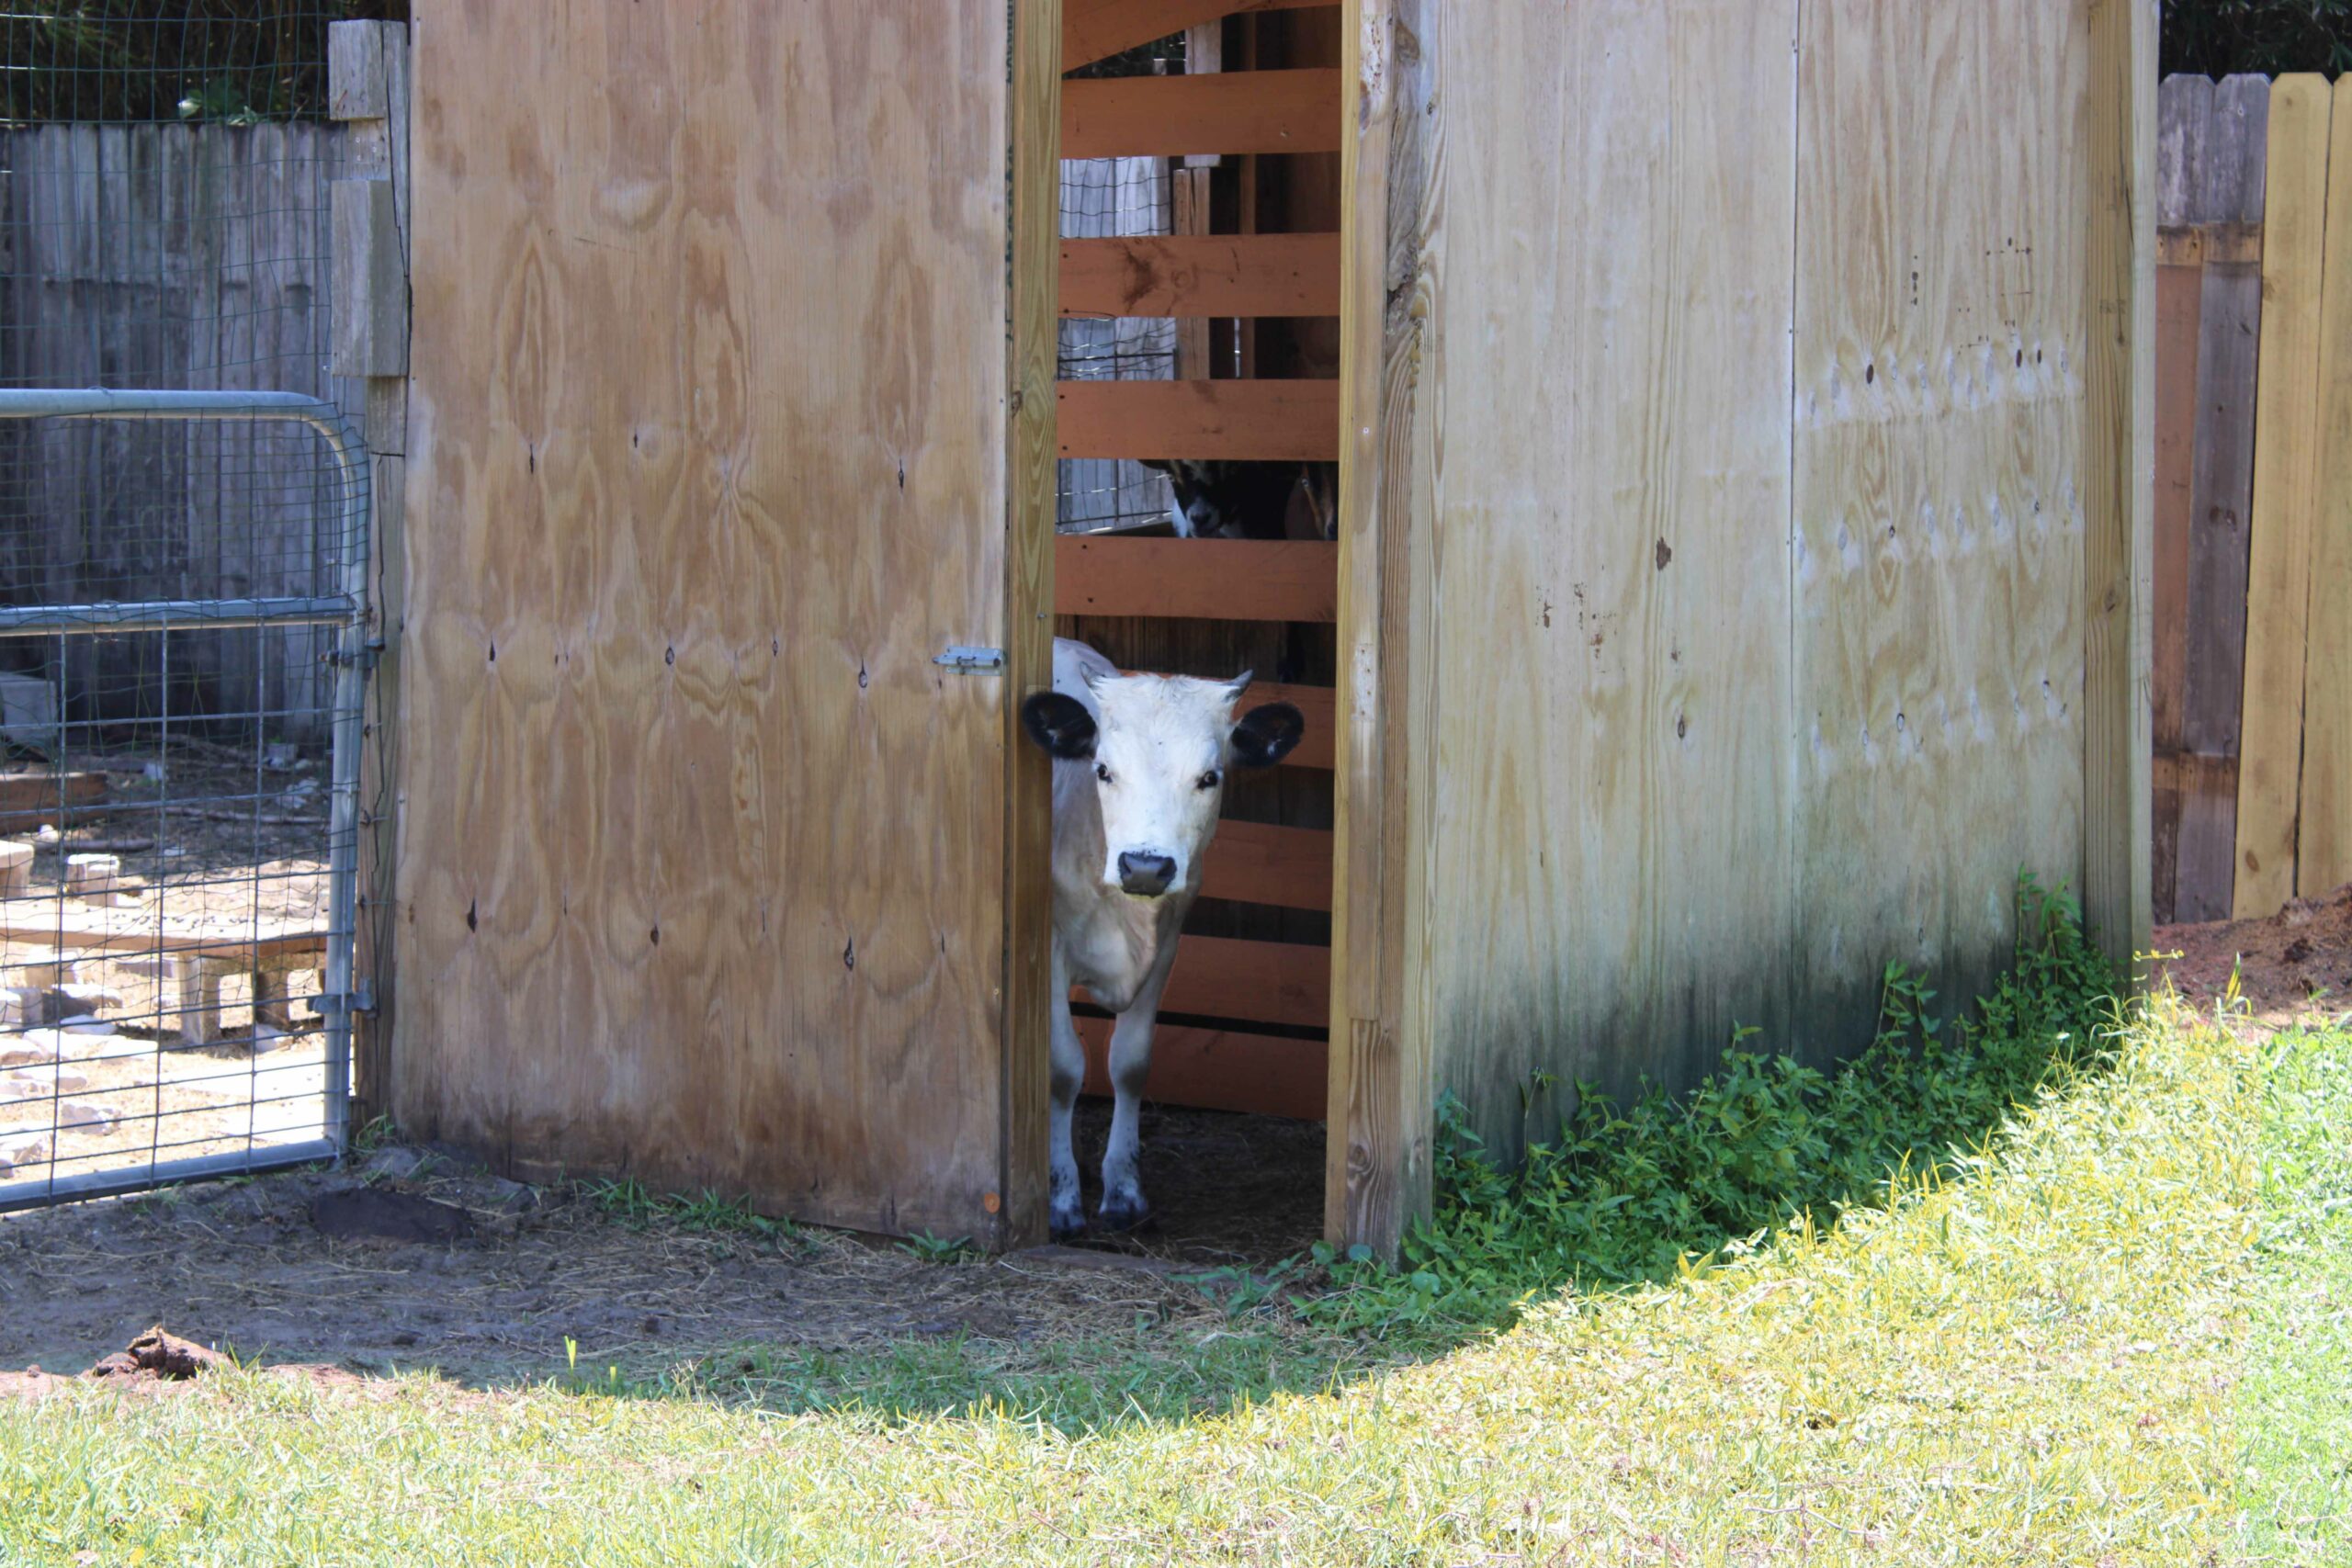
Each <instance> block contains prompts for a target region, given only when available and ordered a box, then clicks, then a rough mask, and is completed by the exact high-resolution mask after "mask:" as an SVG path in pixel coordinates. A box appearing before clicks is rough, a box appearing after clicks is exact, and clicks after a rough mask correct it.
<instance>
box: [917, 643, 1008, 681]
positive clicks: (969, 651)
mask: <svg viewBox="0 0 2352 1568" xmlns="http://www.w3.org/2000/svg"><path fill="white" fill-rule="evenodd" d="M932 662H933V664H944V665H945V666H946V667H947V668H948V669H950V670H953V671H956V672H958V673H959V674H965V675H998V674H1001V673H1003V671H1004V649H1001V648H960V647H951V648H949V649H947V651H946V652H944V653H942V654H939V655H937V656H936V657H934V658H933V660H932Z"/></svg>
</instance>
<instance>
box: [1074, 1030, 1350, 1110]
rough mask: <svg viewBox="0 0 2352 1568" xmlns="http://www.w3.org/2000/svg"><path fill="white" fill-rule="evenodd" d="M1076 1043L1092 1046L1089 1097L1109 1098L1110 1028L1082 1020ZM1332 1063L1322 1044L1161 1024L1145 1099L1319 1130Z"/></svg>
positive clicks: (1088, 1051) (1154, 1033) (1154, 1038)
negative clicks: (1283, 1119)
mask: <svg viewBox="0 0 2352 1568" xmlns="http://www.w3.org/2000/svg"><path fill="white" fill-rule="evenodd" d="M1078 1037H1079V1039H1080V1040H1081V1041H1082V1042H1084V1043H1085V1045H1086V1084H1085V1092H1086V1093H1088V1094H1091V1095H1097V1096H1101V1095H1107V1094H1109V1093H1110V1092H1111V1074H1110V1071H1109V1066H1108V1063H1109V1053H1110V1044H1111V1021H1110V1020H1109V1019H1106V1018H1081V1019H1080V1020H1078ZM1329 1055H1330V1052H1329V1047H1328V1046H1326V1045H1325V1044H1324V1043H1323V1042H1321V1041H1320V1040H1288V1039H1284V1038H1283V1037H1282V1036H1280V1035H1273V1034H1250V1033H1248V1032H1244V1031H1241V1030H1229V1029H1192V1028H1186V1027H1184V1026H1182V1025H1181V1024H1163V1025H1161V1026H1159V1028H1156V1029H1154V1030H1153V1031H1152V1032H1151V1076H1150V1077H1149V1078H1148V1079H1147V1080H1146V1082H1145V1086H1144V1098H1145V1099H1147V1100H1157V1101H1159V1103H1160V1104H1163V1105H1191V1106H1198V1107H1200V1108H1201V1109H1203V1110H1206V1111H1250V1112H1252V1113H1253V1114H1256V1115H1260V1116H1290V1117H1295V1118H1296V1119H1297V1120H1299V1121H1301V1122H1318V1121H1320V1120H1322V1117H1323V1105H1324V1087H1323V1079H1324V1075H1325V1073H1326V1071H1327V1064H1328V1062H1329Z"/></svg>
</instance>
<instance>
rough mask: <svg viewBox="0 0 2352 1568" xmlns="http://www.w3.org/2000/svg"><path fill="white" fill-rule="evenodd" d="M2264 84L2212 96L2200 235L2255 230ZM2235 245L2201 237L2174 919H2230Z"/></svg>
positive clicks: (2238, 269)
mask: <svg viewBox="0 0 2352 1568" xmlns="http://www.w3.org/2000/svg"><path fill="white" fill-rule="evenodd" d="M2269 120H2270V84H2269V82H2268V81H2267V80H2266V79H2265V78H2263V77H2260V76H2232V77H2229V78H2228V79H2226V80H2225V81H2223V82H2222V84H2221V85H2219V86H2218V87H2217V88H2216V89H2215V90H2214V93H2213V103H2212V116H2211V122H2210V124H2209V126H2208V128H2207V130H2206V134H2205V145H2204V149H2203V162H2202V164H2201V165H2200V166H2199V170H2198V182H2197V183H2198V188H2197V195H2196V206H2195V209H2194V216H2195V218H2196V220H2197V221H2198V223H2199V225H2200V226H2201V227H2202V228H2203V229H2204V230H2205V231H2208V232H2209V233H2219V232H2229V231H2235V230H2240V229H2252V230H2255V231H2257V232H2258V231H2259V228H2260V225H2261V223H2262V216H2263V200H2262V197H2263V173H2264V165H2265V161H2266V158H2267V152H2268V147H2269V142H2268V135H2267V128H2268V125H2269ZM2245 254H2247V253H2246V248H2245V247H2243V246H2217V245H2212V244H2208V245H2206V246H2205V247H2204V265H2203V268H2202V271H2201V274H2200V288H2199V306H2198V346H2197V430H2196V448H2195V453H2194V458H2193V470H2194V471H2193V478H2192V480H2191V486H2190V497H2189V508H2188V513H2189V519H2188V521H2189V534H2188V582H2187V584H2186V591H2185V595H2184V597H2185V604H2186V609H2187V614H2188V627H2187V630H2188V636H2187V638H2186V641H2187V645H2188V646H2187V657H2186V660H2185V662H2184V670H2183V673H2184V676H2185V683H2184V685H2183V688H2182V698H2181V735H2180V740H2181V745H2182V746H2183V747H2184V748H2185V749H2187V750H2188V751H2190V752H2192V753H2194V754H2196V755H2197V756H2199V757H2200V758H2204V759H2208V760H2209V761H2211V762H2212V763H2213V765H2212V766H2210V767H2207V768H2203V769H2200V770H2199V772H2198V773H2197V774H2196V775H2195V776H2196V777H2197V778H2199V780H2200V781H2211V782H2212V783H2214V784H2218V785H2219V786H2220V787H2217V788H2213V789H2210V790H2200V791H2199V793H2197V794H2194V795H2182V796H2181V797H2180V829H2179V836H2178V840H2177V849H2176V856H2177V860H2176V871H2175V877H2174V891H2173V907H2172V912H2173V918H2174V919H2177V920H2216V919H2228V918H2229V912H2230V893H2231V886H2232V881H2233V863H2234V861H2235V858H2236V842H2237V781H2236V769H2235V765H2234V759H2235V758H2236V756H2237V750H2238V705H2239V703H2240V701H2241V699H2242V696H2243V694H2244V690H2245V585H2246V540H2247V535H2248V525H2249V520H2250V519H2251V517H2252V515H2253V509H2254V508H2253V502H2254V404H2255V350H2256V345H2257V344H2259V343H2260V341H2261V325H2262V265H2261V261H2260V258H2259V254H2258V252H2257V253H2256V256H2255V259H2254V260H2251V261H2248V260H2244V259H2241V258H2242V257H2244V256H2245Z"/></svg>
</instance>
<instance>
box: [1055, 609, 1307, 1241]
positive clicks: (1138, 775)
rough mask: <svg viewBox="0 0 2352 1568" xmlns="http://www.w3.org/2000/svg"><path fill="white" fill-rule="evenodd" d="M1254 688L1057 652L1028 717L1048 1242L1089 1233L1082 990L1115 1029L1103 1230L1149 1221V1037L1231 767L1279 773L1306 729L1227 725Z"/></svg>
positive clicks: (1254, 719) (1297, 719)
mask: <svg viewBox="0 0 2352 1568" xmlns="http://www.w3.org/2000/svg"><path fill="white" fill-rule="evenodd" d="M1249 685H1250V672H1249V671H1243V672H1242V673H1241V674H1240V675H1238V676H1237V677H1236V678H1234V679H1233V680H1230V681H1201V680H1195V679H1193V678H1192V677H1190V676H1175V675H1122V674H1120V673H1119V671H1118V667H1117V666H1116V665H1114V664H1113V663H1112V662H1111V661H1110V660H1107V659H1105V658H1103V656H1102V655H1101V654H1099V653H1097V652H1095V651H1094V649H1091V648H1089V647H1087V646H1086V645H1085V644H1084V643H1082V642H1072V641H1069V639H1067V638H1062V637H1057V638H1056V639H1055V640H1054V689H1053V690H1052V691H1051V692H1039V693H1037V694H1035V695H1034V696H1032V697H1031V698H1030V699H1029V700H1028V701H1027V702H1025V703H1023V705H1022V707H1021V719H1022V723H1023V727H1024V728H1027V730H1028V732H1029V735H1030V738H1031V739H1034V740H1035V741H1036V742H1037V744H1038V745H1040V746H1042V747H1044V748H1045V749H1046V751H1047V752H1049V753H1051V755H1052V756H1053V758H1054V966H1053V967H1054V973H1053V987H1054V997H1053V1003H1052V1006H1053V1015H1052V1016H1053V1084H1054V1118H1053V1141H1052V1148H1051V1157H1052V1164H1053V1188H1052V1198H1053V1214H1052V1219H1053V1233H1054V1235H1055V1236H1056V1237H1057V1238H1063V1237H1068V1236H1071V1235H1077V1234H1078V1233H1079V1232H1080V1231H1082V1230H1083V1229H1085V1227H1086V1213H1085V1208H1084V1206H1083V1205H1082V1204H1081V1203H1080V1201H1079V1188H1078V1159H1077V1156H1076V1155H1075V1154H1074V1153H1072V1151H1071V1148H1070V1136H1069V1120H1070V1108H1071V1106H1072V1105H1073V1104H1074V1103H1075V1102H1076V1100H1077V1099H1078V1089H1079V1084H1080V1080H1081V1079H1082V1078H1083V1077H1085V1076H1086V1056H1085V1053H1084V1050H1083V1048H1082V1047H1081V1046H1080V1043H1079V1039H1078V1031H1077V1029H1076V1027H1075V1026H1073V1025H1072V1024H1071V1022H1070V1016H1069V988H1070V985H1071V983H1072V982H1076V983H1077V984H1079V985H1081V986H1084V987H1086V989H1087V993H1088V995H1090V996H1091V997H1092V998H1094V1000H1095V1001H1097V1002H1098V1003H1100V1004H1101V1005H1102V1006H1103V1007H1105V1008H1107V1009H1109V1010H1111V1011H1112V1012H1114V1013H1116V1014H1117V1015H1118V1021H1117V1022H1116V1023H1115V1024H1114V1025H1113V1027H1112V1030H1111V1088H1112V1091H1113V1094H1114V1100H1113V1105H1112V1111H1111V1141H1110V1146H1109V1147H1108V1148H1107V1149H1105V1150H1104V1151H1103V1204H1102V1209H1101V1211H1100V1213H1101V1215H1102V1219H1103V1224H1104V1225H1105V1226H1107V1227H1110V1228H1113V1229H1122V1230H1123V1229H1127V1228H1130V1227H1132V1226H1134V1225H1136V1224H1139V1223H1140V1222H1142V1221H1143V1220H1144V1219H1145V1218H1147V1217H1148V1215H1149V1213H1150V1208H1149V1205H1148V1204H1147V1203H1145V1201H1144V1197H1143V1189H1142V1187H1141V1186H1140V1185H1138V1183H1137V1182H1136V1108H1137V1102H1138V1101H1139V1100H1140V1099H1141V1097H1142V1094H1143V1086H1144V1078H1145V1077H1146V1076H1147V1075H1148V1073H1149V1071H1150V1068H1151V1023H1152V1019H1153V1017H1154V1015H1155V1014H1157V1013H1158V1012H1159V993H1160V990H1161V988H1162V987H1165V986H1166V985H1167V983H1168V971H1169V969H1170V967H1171V966H1172V965H1173V964H1174V963H1175V961H1176V936H1177V932H1178V931H1181V930H1182V927H1183V924H1184V915H1185V912H1186V911H1187V910H1189V909H1190V908H1192V907H1193V899H1194V898H1195V897H1198V896H1199V894H1200V890H1201V861H1202V857H1203V856H1204V854H1206V853H1207V851H1208V847H1209V840H1210V839H1211V838H1212V837H1213V836H1214V835H1215V834H1216V818H1217V806H1218V803H1219V802H1220V801H1221V800H1222V799H1223V798H1224V795H1225V773H1226V770H1227V768H1229V767H1252V768H1264V767H1271V766H1272V765H1273V764H1274V763H1276V762H1278V761H1282V759H1283V757H1285V756H1287V755H1289V753H1290V750H1291V748H1293V747H1294V746H1296V745H1297V744H1298V740H1299V737H1300V736H1301V735H1302V734H1304V733H1305V732H1306V720H1305V719H1304V718H1302V717H1301V716H1300V715H1299V711H1298V710H1297V709H1296V708H1295V707H1293V706H1291V705H1289V704H1288V703H1268V704H1266V705H1263V706H1261V707H1255V708H1252V709H1250V712H1248V713H1247V714H1245V715H1243V716H1241V718H1240V720H1239V721H1238V722H1236V721H1235V719H1234V716H1233V708H1234V705H1235V704H1236V703H1237V702H1238V701H1239V700H1240V698H1241V694H1242V693H1243V692H1244V691H1245V690H1247V689H1248V687H1249Z"/></svg>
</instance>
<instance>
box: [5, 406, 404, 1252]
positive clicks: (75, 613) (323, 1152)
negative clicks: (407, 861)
mask: <svg viewBox="0 0 2352 1568" xmlns="http://www.w3.org/2000/svg"><path fill="white" fill-rule="evenodd" d="M0 419H13V420H29V419H94V420H188V421H209V422H218V423H253V422H257V421H277V422H284V423H294V424H301V425H306V426H308V427H309V428H310V429H311V430H312V431H315V432H316V433H317V434H319V436H320V437H321V438H322V439H323V440H324V441H325V442H326V444H327V447H328V449H329V450H330V451H331V452H332V453H333V454H334V462H335V468H336V471H337V473H338V475H339V476H340V479H341V494H340V514H341V525H340V527H339V529H338V541H339V547H340V548H341V551H342V560H341V563H340V564H341V569H342V570H341V580H342V589H341V592H335V593H329V594H322V595H317V596H312V597H289V596H281V597H256V598H241V599H185V600H147V601H140V602H132V603H99V604H26V605H6V606H0V637H33V636H48V637H55V636H72V635H74V634H77V633H79V634H85V635H91V634H97V633H104V632H122V631H171V630H175V629H181V628H187V629H190V630H196V629H201V630H206V631H218V630H223V629H230V628H237V627H247V626H335V627H338V628H340V633H341V635H340V636H339V637H338V638H337V639H336V645H335V649H334V653H333V654H332V655H330V657H331V658H332V659H333V660H334V666H335V682H334V697H333V699H332V701H333V711H332V715H331V719H330V723H331V732H332V736H333V747H334V756H333V761H332V763H331V764H330V772H329V796H330V798H329V804H328V816H327V834H328V851H327V961H326V970H325V974H324V976H323V978H324V982H325V985H324V994H323V995H322V996H321V997H320V998H318V1000H317V1004H316V1005H317V1007H318V1010H319V1011H320V1012H321V1013H322V1015H323V1016H324V1018H325V1020H326V1035H327V1053H326V1076H327V1082H326V1085H325V1086H324V1100H325V1123H326V1136H325V1137H323V1138H316V1139H308V1140H305V1141H303V1142H300V1143H295V1144H285V1145H275V1146H270V1147H265V1148H260V1149H251V1150H247V1151H243V1152H241V1153H237V1154H229V1155H199V1156H193V1157H190V1158H186V1159H176V1160H165V1161H161V1162H154V1163H150V1164H147V1165H144V1166H140V1167H136V1168H124V1169H118V1170H102V1171H92V1172H90V1173H88V1174H86V1175H83V1176H75V1177H67V1178H64V1179H51V1180H50V1181H48V1182H45V1183H42V1184H40V1191H38V1192H35V1193H32V1194H29V1195H27V1196H23V1197H17V1198H13V1199H10V1198H6V1197H0V1209H7V1208H20V1207H28V1206H30V1205H33V1204H38V1203H51V1202H57V1201H64V1200H67V1199H74V1198H96V1197H104V1196H107V1195H110V1194H114V1193H119V1192H130V1191H138V1190H142V1189H145V1188H150V1187H157V1186H162V1185H164V1184H166V1183H169V1182H173V1181H185V1180H189V1179H196V1178H200V1177H208V1176H220V1175H226V1174H231V1173H234V1172H242V1171H250V1170H258V1169H264V1168H272V1167H280V1166H288V1165H307V1164H310V1163H311V1162H314V1161H317V1160H322V1159H333V1158H335V1157H337V1156H341V1155H342V1153H343V1152H344V1149H345V1146H346V1145H347V1143H348V1140H349V1133H350V1126H349V1122H350V1095H351V1017H352V1014H353V1012H354V1011H355V1010H357V1009H358V1008H359V1007H360V1006H361V1005H362V1004H361V1002H360V1000H359V997H360V994H361V993H360V987H359V986H358V984H357V983H356V976H355V975H354V974H353V972H352V971H353V951H354V937H355V934H356V930H357V919H356V916H357V892H358V886H357V885H358V872H359V751H360V741H361V725H362V721H363V716H364V715H363V705H364V702H365V699H366V695H367V685H368V665H369V663H370V662H372V659H373V651H374V645H373V644H372V643H371V642H370V640H369V636H368V630H369V628H368V559H369V554H370V536H369V527H370V521H371V519H370V514H369V503H370V499H371V476H370V471H369V468H368V449H367V446H366V444H365V443H364V442H362V441H361V439H360V437H359V433H358V431H357V430H356V428H354V427H353V425H352V423H351V422H350V421H349V420H347V419H346V418H345V416H344V413H343V411H342V410H340V409H338V408H336V407H335V406H334V404H333V403H330V402H327V401H325V400H322V399H319V398H313V397H309V396H306V395H304V394H302V393H299V392H256V391H194V390H190V391H136V392H132V391H107V390H103V389H82V390H46V389H0Z"/></svg>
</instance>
